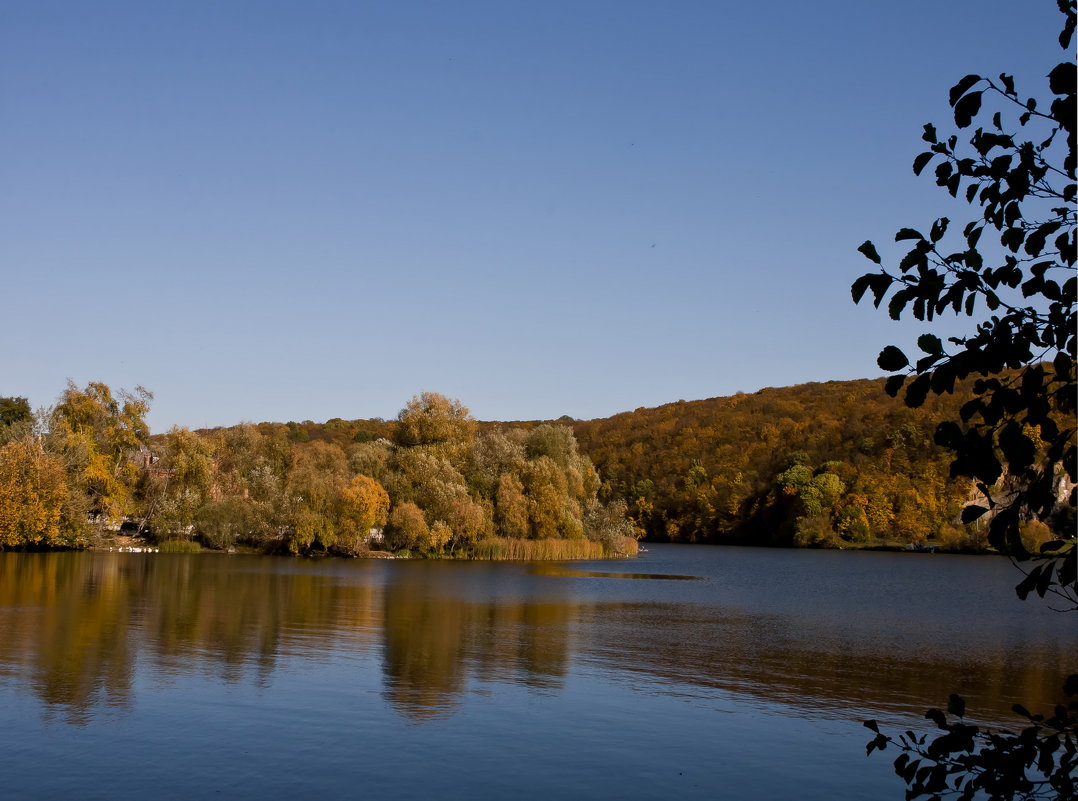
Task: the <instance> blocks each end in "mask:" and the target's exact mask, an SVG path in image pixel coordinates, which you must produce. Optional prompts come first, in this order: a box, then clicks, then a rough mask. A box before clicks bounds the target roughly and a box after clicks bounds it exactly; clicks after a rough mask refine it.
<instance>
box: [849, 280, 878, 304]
mask: <svg viewBox="0 0 1078 801" xmlns="http://www.w3.org/2000/svg"><path fill="white" fill-rule="evenodd" d="M872 279H873V276H871V275H862V276H861V277H860V278H858V279H857V280H856V281H854V282H853V286H851V287H850V294H851V295H853V302H854V303H860V302H861V298H862V297H864V294H865V290H866V289H868V287H869V285H870V284H871V283H872Z"/></svg>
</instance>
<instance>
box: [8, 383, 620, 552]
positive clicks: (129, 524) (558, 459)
mask: <svg viewBox="0 0 1078 801" xmlns="http://www.w3.org/2000/svg"><path fill="white" fill-rule="evenodd" d="M150 399H151V396H150V394H149V393H148V392H146V391H145V390H142V389H138V390H136V391H135V392H133V393H129V392H119V393H115V394H114V393H113V392H112V390H111V389H110V388H109V387H108V386H106V385H105V384H101V383H92V384H89V385H88V386H87V387H85V388H79V387H77V386H75V385H73V384H69V386H68V388H67V390H66V391H65V392H64V393H63V394H62V395H61V397H60V399H59V400H58V402H57V404H56V405H55V406H54V407H53V408H52V409H51V410H49V411H48V412H46V413H44V414H43V415H41V416H40V417H36V416H35V415H32V414H31V413H30V409H29V405H28V404H27V403H26V401H25V399H24V398H5V399H2V400H0V445H2V447H0V548H4V547H16V548H18V547H85V546H87V545H91V544H95V543H98V544H99V543H101V542H102V541H104V540H107V538H108V537H109V536H110V535H109V534H108V532H110V531H112V532H115V531H118V530H120V529H121V528H126V529H127V530H128V532H129V533H136V534H141V535H144V536H147V537H150V538H152V539H154V540H156V541H158V542H160V543H162V544H163V546H164V547H165V548H167V549H171V550H189V549H191V548H192V547H193V548H194V549H196V550H197V548H198V546H199V545H202V546H206V547H210V548H215V549H227V548H233V547H237V546H240V547H242V546H247V547H253V548H257V549H260V550H263V551H268V552H286V553H295V554H311V553H334V554H340V555H350V556H357V555H362V554H365V553H367V552H368V551H369V550H370V549H372V548H376V549H379V550H381V549H389V550H392V551H395V552H398V553H404V552H407V553H408V554H425V555H446V554H448V555H454V556H465V557H473V558H485V559H490V558H581V557H591V558H594V557H600V556H612V555H619V554H621V555H624V554H629V553H635V552H636V539H635V537H634V533H635V532H634V529H633V527H632V525H631V523H630V521H629V520H628V518H627V514H626V506H625V504H624V502H622V501H618V500H616V499H615V500H612V501H609V502H606V503H604V502H601V501H600V500H599V498H598V491H599V486H600V481H599V477H598V474H597V473H596V471H595V468H594V467H593V466H592V463H591V461H590V460H589V459H588V458H587V457H586V456H584V455H582V454H581V453H579V451H578V448H577V444H576V439H575V438H574V436H573V431H572V429H571V428H569V427H567V426H564V425H556V424H545V425H536V426H530V427H527V428H525V427H519V428H504V429H503V428H501V427H499V428H487V429H484V430H480V429H479V426H478V424H477V423H476V421H475V420H474V419H473V418H472V416H471V415H470V414H469V412H468V409H467V408H466V407H464V406H463V405H462V404H461V403H460V402H459V401H456V400H450V399H449V398H446V397H444V396H442V395H438V394H435V393H423V394H422V395H420V396H417V397H415V398H413V399H412V400H411V401H410V402H409V403H408V404H407V405H406V406H405V407H404V408H403V409H402V410H401V412H400V414H399V415H398V417H397V419H396V420H395V421H393V422H392V423H386V422H384V421H364V422H362V423H345V422H344V421H339V420H331V421H329V422H327V423H326V424H324V425H321V426H316V425H314V424H303V425H300V424H295V423H290V424H287V425H280V424H267V423H263V424H260V425H257V426H256V425H251V424H243V425H239V426H234V427H231V428H222V429H214V430H210V431H199V432H193V431H189V430H187V429H182V428H174V429H172V430H171V431H169V432H168V433H167V434H164V435H160V436H155V437H151V436H150V433H149V431H148V429H147V427H146V424H145V415H146V412H147V411H148V409H149V401H150Z"/></svg>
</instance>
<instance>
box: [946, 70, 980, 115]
mask: <svg viewBox="0 0 1078 801" xmlns="http://www.w3.org/2000/svg"><path fill="white" fill-rule="evenodd" d="M967 77H968V76H967ZM952 91H953V90H952ZM952 105H953V104H952ZM980 110H981V92H970V93H969V94H968V95H966V96H965V97H963V98H962V99H961V100H959V101H958V104H957V105H955V107H954V124H955V125H957V126H958V127H959V128H968V127H969V126H970V123H972V122H973V118H974V117H975V116H977V112H978V111H980Z"/></svg>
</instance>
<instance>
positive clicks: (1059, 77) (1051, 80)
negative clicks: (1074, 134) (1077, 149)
mask: <svg viewBox="0 0 1078 801" xmlns="http://www.w3.org/2000/svg"><path fill="white" fill-rule="evenodd" d="M1048 88H1049V89H1051V90H1052V93H1053V94H1057V95H1073V94H1074V92H1075V65H1074V62H1073V61H1069V62H1068V61H1064V62H1063V63H1061V64H1057V65H1056V66H1055V68H1053V70H1052V71H1051V72H1049V73H1048ZM1072 130H1073V129H1072Z"/></svg>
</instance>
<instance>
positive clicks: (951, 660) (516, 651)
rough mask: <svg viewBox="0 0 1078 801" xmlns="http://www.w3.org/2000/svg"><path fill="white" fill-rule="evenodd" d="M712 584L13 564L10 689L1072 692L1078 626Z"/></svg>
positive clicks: (286, 564) (849, 707) (990, 697)
mask: <svg viewBox="0 0 1078 801" xmlns="http://www.w3.org/2000/svg"><path fill="white" fill-rule="evenodd" d="M793 556H794V557H796V556H797V555H796V554H794V555H793ZM746 558H748V557H746ZM752 558H753V559H755V558H757V557H752ZM761 558H764V557H761ZM766 558H772V557H770V556H768V557H766ZM784 558H787V557H784ZM800 564H801V565H804V564H807V562H802V563H800ZM861 564H874V563H869V562H863V563H861ZM881 564H883V563H882V562H881ZM627 567H628V566H627ZM684 567H689V568H690V569H692V568H694V567H696V565H693V564H685V565H682V568H684ZM884 567H885V568H886V566H884ZM797 569H798V571H799V574H800V573H803V572H804V571H803V570H801V567H798V568H797ZM696 572H701V573H703V574H704V575H703V576H691V575H686V574H684V573H682V572H677V573H658V572H656V573H636V572H629V571H625V572H621V571H618V570H584V569H575V568H568V567H565V566H562V565H532V566H525V565H513V564H487V563H483V564H477V563H470V564H468V563H437V562H413V563H392V562H389V563H386V562H378V563H374V562H344V561H327V562H320V563H310V562H300V561H294V560H284V559H264V558H259V557H225V556H206V555H181V554H175V555H173V554H161V555H154V556H149V555H137V554H105V553H64V554H0V632H2V633H3V636H2V637H0V688H3V687H4V686H11V687H15V688H17V689H21V690H27V691H29V692H30V693H32V695H33V696H34V697H36V698H37V699H38V700H39V702H40V704H41V706H42V709H43V711H44V714H45V715H46V717H48V718H52V717H57V718H59V719H61V720H64V721H66V722H69V723H73V724H82V723H86V722H88V721H90V720H92V719H93V718H94V717H97V716H101V715H109V714H123V713H124V712H125V710H127V709H129V708H130V707H131V705H132V703H133V696H134V694H135V692H136V689H135V688H136V687H139V688H144V687H145V685H146V682H145V681H136V674H138V673H139V672H142V671H146V672H147V673H148V674H149V675H150V677H151V679H152V680H153V681H156V682H157V683H165V684H167V683H169V682H174V681H176V680H177V679H179V678H182V677H190V676H202V677H206V678H212V679H215V680H218V681H225V682H250V683H253V684H255V685H258V686H262V687H271V686H272V684H273V681H274V677H275V676H276V675H277V673H278V672H279V671H280V670H281V669H282V667H283V665H284V664H296V663H297V662H299V663H303V662H318V661H322V662H325V661H332V660H334V659H336V658H348V659H356V658H360V659H367V660H368V661H369V662H370V664H371V665H372V666H378V665H380V671H381V685H382V697H383V698H384V699H385V700H386V701H387V702H388V704H389V705H390V706H391V707H392V708H393V709H394V710H395V711H396V712H397V713H398V714H399V715H401V716H402V717H404V718H405V719H407V720H410V721H413V722H417V723H422V722H424V721H429V720H432V719H437V718H444V717H446V716H448V715H452V714H454V713H455V712H456V711H457V710H459V709H460V707H461V706H462V704H464V703H465V701H466V700H467V699H468V698H469V697H470V695H471V694H474V693H476V692H480V691H482V689H483V688H484V687H489V685H490V684H491V683H503V684H511V685H513V686H518V687H523V688H526V689H527V691H528V692H531V693H537V694H543V693H547V694H549V693H560V692H562V691H563V689H564V686H565V682H566V678H567V676H568V675H569V674H570V673H571V672H574V671H579V670H587V671H593V672H597V673H598V674H599V675H600V676H601V677H602V679H603V680H604V681H612V682H622V683H626V684H632V686H633V687H634V688H639V689H640V691H641V692H647V693H650V694H656V695H660V694H676V695H681V696H686V697H694V698H700V699H705V700H706V699H712V700H714V699H721V698H723V697H728V696H736V697H738V698H742V699H750V700H754V702H758V703H760V704H764V705H767V704H781V705H782V706H783V707H785V708H786V710H787V711H792V712H793V713H794V714H801V715H808V716H813V715H820V714H823V715H830V716H834V717H838V718H843V719H850V718H854V719H857V718H859V717H867V716H873V717H886V716H887V715H892V716H894V717H896V718H901V717H903V716H905V717H906V718H907V719H908V718H910V717H919V715H920V714H921V712H923V710H924V709H925V708H927V707H929V706H932V705H934V704H937V703H938V702H939V700H940V699H945V698H946V697H947V695H948V694H949V693H950V692H953V691H956V690H957V691H959V692H962V693H963V694H965V695H966V696H967V699H968V700H970V701H971V708H972V707H973V704H974V702H975V703H976V704H977V708H978V710H979V711H980V712H982V713H983V714H985V715H986V716H987V718H986V719H988V720H1010V712H1009V709H1010V705H1011V704H1012V703H1015V702H1016V701H1021V702H1023V703H1025V704H1026V705H1027V706H1030V707H1031V708H1032V707H1034V706H1038V705H1044V704H1047V703H1050V702H1052V701H1054V700H1055V697H1056V693H1057V691H1058V686H1059V684H1060V679H1061V676H1063V675H1064V674H1065V673H1066V671H1067V670H1068V668H1069V667H1070V666H1071V665H1072V664H1073V663H1074V662H1075V656H1076V642H1075V638H1074V637H1073V636H1072V637H1070V639H1067V638H1065V637H1064V638H1060V637H1046V636H1044V633H1043V631H1040V630H1036V629H1035V628H1031V626H1030V625H1029V624H1028V623H1027V622H1024V620H1023V619H1020V618H1019V619H1015V620H1000V621H993V622H991V623H986V624H983V625H980V626H977V625H974V624H973V623H970V624H969V625H968V626H966V627H965V628H961V627H954V626H951V625H950V624H949V623H947V622H946V620H947V619H948V618H946V615H944V614H943V610H939V609H937V610H936V613H935V617H934V618H931V617H929V616H928V615H926V616H925V617H923V618H918V617H916V616H914V617H912V618H911V616H910V615H909V614H905V613H903V612H901V611H898V612H896V611H894V610H892V609H891V607H893V606H895V602H894V601H892V600H890V599H889V598H885V599H882V600H879V601H878V602H872V600H871V598H868V597H866V596H864V595H861V596H854V598H853V600H852V601H847V600H845V599H839V600H835V599H834V598H832V596H831V595H828V594H827V593H830V592H831V590H829V589H828V588H827V587H826V583H827V582H826V581H825V580H824V578H822V577H820V576H802V579H801V580H802V581H803V582H804V583H803V586H804V587H807V588H808V589H804V590H798V592H804V593H807V592H814V593H819V594H818V595H817V596H809V595H806V596H805V597H806V598H808V597H815V598H817V600H816V601H814V602H812V603H811V604H810V603H809V602H808V601H805V600H803V599H802V597H801V596H797V597H794V598H793V599H792V600H790V599H788V598H785V596H783V595H782V592H783V591H784V590H785V591H786V594H787V595H789V593H790V592H791V590H790V588H789V587H783V585H781V584H779V585H778V586H779V594H777V595H776V594H775V593H772V595H770V596H767V597H768V598H772V599H773V600H772V602H771V606H767V604H765V603H763V602H762V601H761V600H760V598H762V597H764V596H760V595H758V594H753V593H758V592H759V590H758V588H757V589H754V588H756V587H757V585H759V583H760V581H759V578H758V577H756V576H750V577H749V578H745V579H742V580H741V581H742V582H743V586H744V587H746V588H749V589H739V587H742V585H739V584H738V583H737V580H735V579H734V578H724V579H723V580H721V581H720V580H718V579H717V578H716V576H715V575H713V574H710V573H708V572H707V571H705V570H698V571H696ZM609 578H634V579H659V581H638V582H608V581H606V579H609ZM701 579H706V580H701ZM866 580H867V581H869V582H872V581H876V579H872V578H871V577H869V578H868V579H866ZM971 586H972V587H973V589H971V590H970V592H974V591H975V590H976V584H975V583H974V584H972V585H971ZM720 593H722V594H720ZM776 598H777V600H774V599H776ZM971 598H972V600H971V601H970V603H971V604H976V603H977V599H976V596H975V595H974V596H971ZM850 604H856V605H852V606H848V605H850ZM829 605H830V606H829ZM808 606H812V608H813V609H814V610H816V611H813V612H811V613H806V612H805V611H804V608H803V607H808ZM761 607H762V608H761ZM832 607H833V608H834V609H837V610H838V611H837V612H835V611H833V609H832ZM847 607H848V608H847ZM933 621H935V628H934V627H933V625H934V624H933ZM365 664H366V663H365ZM375 669H378V668H377V667H375ZM139 691H145V690H139Z"/></svg>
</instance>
